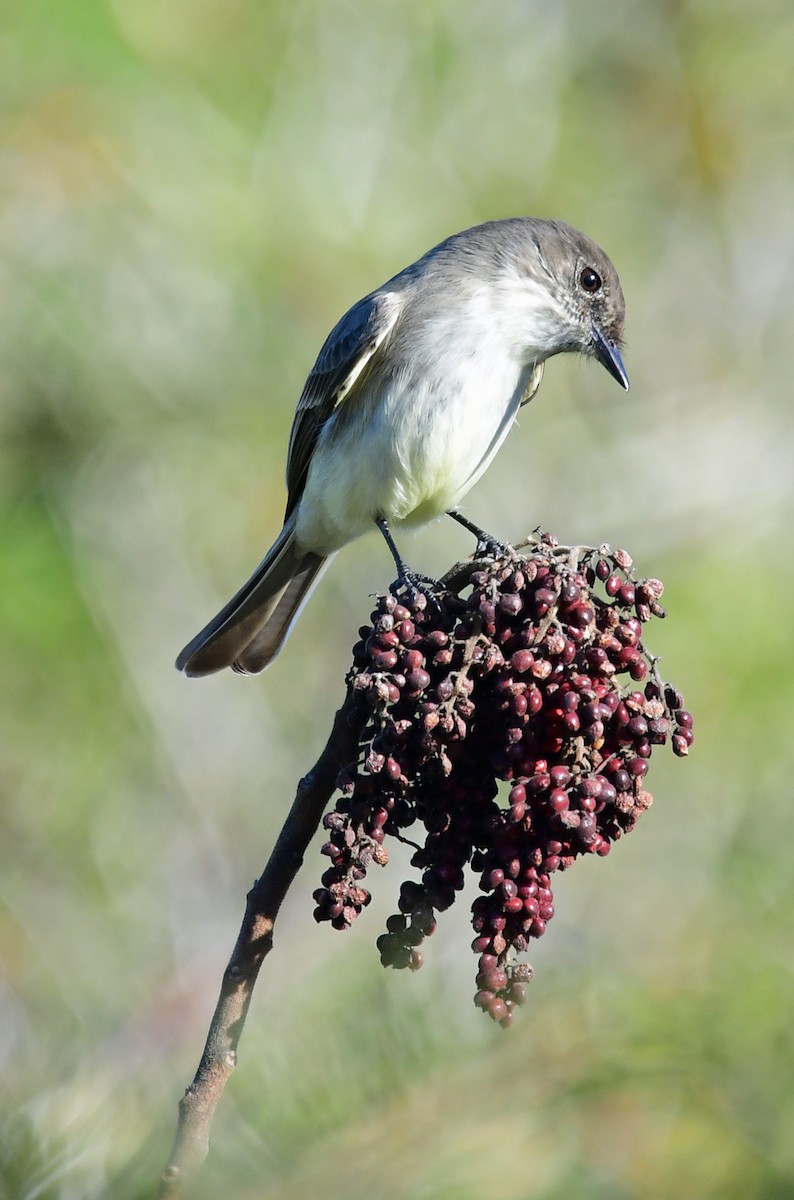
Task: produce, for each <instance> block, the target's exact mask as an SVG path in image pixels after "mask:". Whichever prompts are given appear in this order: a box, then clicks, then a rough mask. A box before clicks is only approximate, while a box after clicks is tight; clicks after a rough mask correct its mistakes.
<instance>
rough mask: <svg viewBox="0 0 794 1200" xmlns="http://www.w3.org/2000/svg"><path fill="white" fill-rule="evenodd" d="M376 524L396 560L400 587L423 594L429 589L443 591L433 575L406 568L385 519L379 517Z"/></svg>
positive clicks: (397, 581) (397, 580)
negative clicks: (421, 573) (403, 586)
mask: <svg viewBox="0 0 794 1200" xmlns="http://www.w3.org/2000/svg"><path fill="white" fill-rule="evenodd" d="M375 524H376V525H377V527H378V529H379V530H380V531H381V533H382V534H383V536H384V538H385V539H386V545H387V546H388V547H389V550H390V551H391V556H392V558H393V559H394V563H395V566H396V567H397V579H396V583H397V586H398V587H400V586H402V585H405V586H406V587H409V588H413V589H414V591H417V592H423V591H425V590H426V589H427V588H430V590H431V591H439V590H443V589H442V588H441V584H440V583H439V582H438V580H437V579H433V577H432V576H431V575H420V574H419V572H418V571H412V570H411V569H410V567H408V566H406V564H405V560H404V559H403V557H402V555H401V554H400V551H399V550H398V549H397V545H396V543H395V541H394V538H393V537H392V535H391V530H390V529H389V525H388V522H387V520H386V518H385V517H378V518H377V520H376V521H375Z"/></svg>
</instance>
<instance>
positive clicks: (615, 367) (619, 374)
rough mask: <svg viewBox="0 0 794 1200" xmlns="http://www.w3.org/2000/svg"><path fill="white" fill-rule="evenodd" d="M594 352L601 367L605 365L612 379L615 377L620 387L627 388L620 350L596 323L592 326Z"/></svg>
mask: <svg viewBox="0 0 794 1200" xmlns="http://www.w3.org/2000/svg"><path fill="white" fill-rule="evenodd" d="M593 344H594V354H595V356H596V358H597V359H598V361H599V362H600V363H601V366H602V367H606V369H607V370H608V371H609V373H610V375H611V376H612V378H613V379H617V381H618V383H619V384H620V386H621V387H623V388H625V389H626V391H628V390H629V377H628V375H627V374H626V368H625V367H624V366H623V359H622V358H621V357H620V351H619V350H618V348H617V346H616V345H615V343H614V342H610V340H609V338H608V337H606V336H605V335H604V334H603V333H602V332H601V330H600V329H599V328H598V326H597V325H594V326H593Z"/></svg>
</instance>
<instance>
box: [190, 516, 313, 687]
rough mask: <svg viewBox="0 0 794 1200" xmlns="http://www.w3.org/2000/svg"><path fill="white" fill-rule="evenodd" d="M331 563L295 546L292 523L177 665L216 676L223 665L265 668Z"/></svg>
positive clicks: (239, 668)
mask: <svg viewBox="0 0 794 1200" xmlns="http://www.w3.org/2000/svg"><path fill="white" fill-rule="evenodd" d="M327 562H328V559H326V558H320V556H319V555H317V554H311V553H307V552H306V551H304V550H300V549H299V548H298V547H296V545H295V534H294V529H293V525H292V523H291V522H288V523H287V524H286V525H285V526H284V528H283V529H282V531H281V533H280V534H279V536H278V538H277V539H276V541H275V543H274V544H273V546H271V548H270V550H268V552H267V554H266V555H265V557H264V558H263V560H262V562H261V563H260V564H259V566H258V567H257V568H256V570H255V571H254V573H253V575H252V576H251V578H250V579H249V580H248V581H247V582H246V583H244V584H243V586H242V587H241V588H240V590H239V592H237V593H236V595H234V596H232V598H231V600H230V601H229V603H228V604H226V605H225V606H224V607H223V608H222V609H221V611H220V612H219V613H218V614H217V616H215V617H213V619H212V620H211V621H210V622H209V624H208V625H206V626H205V627H204V628H203V629H202V630H201V633H197V634H196V636H195V637H194V638H193V640H192V641H191V642H188V644H187V646H185V648H184V650H183V651H182V652H181V654H180V655H179V657H178V658H177V660H176V665H177V669H178V670H180V671H184V672H185V674H186V675H191V676H198V675H212V674H213V672H215V671H221V670H223V668H224V667H233V668H234V670H235V671H239V672H240V673H241V674H243V675H250V674H255V673H256V672H257V671H263V670H264V668H265V667H266V666H267V665H268V664H269V663H271V662H272V661H273V659H274V658H275V657H276V655H277V654H278V652H279V650H280V649H281V647H282V646H283V645H284V642H285V641H286V639H287V635H288V634H289V631H290V629H291V628H292V624H293V622H294V620H295V618H296V617H297V615H298V613H299V612H300V609H301V607H302V606H303V603H304V601H305V600H306V599H307V598H308V595H309V593H310V591H311V589H312V586H313V584H314V583H315V582H316V580H317V577H318V575H319V573H320V571H321V570H322V569H323V567H324V566H325V564H326V563H327Z"/></svg>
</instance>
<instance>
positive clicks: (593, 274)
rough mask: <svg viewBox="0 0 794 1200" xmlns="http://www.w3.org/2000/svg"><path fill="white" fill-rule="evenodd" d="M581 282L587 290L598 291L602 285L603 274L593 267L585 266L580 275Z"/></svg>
mask: <svg viewBox="0 0 794 1200" xmlns="http://www.w3.org/2000/svg"><path fill="white" fill-rule="evenodd" d="M579 282H580V284H581V285H582V287H583V288H584V290H585V291H586V292H597V291H598V289H599V288H600V287H601V276H600V275H599V274H598V271H594V270H593V268H592V267H585V268H584V270H583V271H582V273H581V275H580V276H579Z"/></svg>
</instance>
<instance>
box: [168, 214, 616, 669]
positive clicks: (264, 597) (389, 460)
mask: <svg viewBox="0 0 794 1200" xmlns="http://www.w3.org/2000/svg"><path fill="white" fill-rule="evenodd" d="M623 318H624V302H623V293H622V291H621V287H620V281H619V279H618V276H617V272H616V271H615V268H614V267H613V266H612V263H611V262H610V261H609V259H608V258H607V256H606V254H605V253H604V251H603V250H601V249H600V248H599V247H598V246H597V245H596V244H595V242H593V241H591V240H590V238H588V237H585V235H584V234H583V233H579V232H578V231H577V230H576V229H572V228H571V226H570V225H566V224H565V222H564V221H543V220H539V219H537V218H534V217H514V218H512V219H509V220H504V221H489V222H487V223H486V224H484V225H475V226H474V227H473V228H472V229H465V230H464V231H463V232H462V233H457V234H454V235H453V236H452V237H450V238H447V240H446V241H444V242H441V243H440V244H439V245H438V246H435V247H434V248H433V249H432V250H429V251H428V252H427V254H425V255H424V257H422V258H420V259H419V260H418V262H415V263H412V264H411V266H409V267H406V268H405V270H404V271H401V272H400V274H399V275H395V276H394V278H393V279H390V280H389V282H388V283H384V284H383V286H382V287H380V288H378V289H377V290H376V291H374V292H371V293H370V294H369V295H368V296H365V297H364V299H363V300H359V302H358V303H357V304H354V305H353V307H352V308H351V309H350V310H349V312H347V313H346V314H345V315H344V316H343V317H342V319H341V321H340V322H339V323H338V325H336V327H335V328H334V329H333V330H332V331H331V334H330V335H329V337H328V339H327V341H326V342H325V345H324V346H323V348H322V350H321V351H320V354H319V357H318V359H317V362H316V363H315V364H314V367H313V368H312V371H311V373H310V375H309V378H308V379H307V381H306V384H305V386H304V389H303V392H302V394H301V397H300V400H299V401H298V407H297V410H296V413H295V419H294V421H293V424H292V432H291V434H290V441H289V451H288V454H287V492H288V499H287V511H286V514H285V517H284V528H283V529H282V531H281V533H280V534H279V536H278V537H277V539H276V541H275V543H274V544H273V546H272V547H271V548H270V550H268V552H267V554H266V555H265V557H264V559H263V560H262V562H261V563H260V564H259V566H258V567H257V568H256V570H255V571H254V573H253V575H252V576H251V578H250V579H249V580H248V581H247V583H245V584H243V586H242V587H241V588H240V590H239V591H238V592H237V593H236V595H234V596H233V597H232V599H231V600H230V601H229V603H228V604H227V605H226V606H225V607H224V608H222V609H221V611H220V612H219V613H218V614H217V616H215V617H213V619H212V620H211V621H210V623H209V624H208V625H207V626H206V627H205V628H204V629H202V631H201V632H200V633H199V634H197V635H196V637H194V638H193V640H192V641H191V642H189V643H188V645H187V646H185V648H184V650H183V651H182V653H181V654H180V655H179V657H178V658H177V660H176V665H177V667H178V668H179V670H181V671H184V672H185V674H186V675H209V674H211V673H212V672H213V671H219V670H221V669H222V668H223V667H233V668H234V669H235V670H237V671H239V672H241V673H243V674H250V673H254V672H257V671H261V670H263V669H264V667H266V666H267V665H268V664H269V663H270V662H272V660H273V659H274V658H275V656H276V655H277V654H278V652H279V650H280V649H281V647H282V646H283V644H284V641H285V640H286V637H287V634H288V633H289V631H290V628H291V626H292V623H293V621H294V620H295V618H296V617H297V615H298V613H299V611H300V609H301V607H302V605H303V603H304V602H305V600H306V598H307V597H308V595H309V592H310V591H311V589H312V587H313V585H314V583H315V582H316V580H317V577H318V575H319V573H320V571H321V570H322V569H323V567H324V566H325V565H326V563H327V562H328V560H329V559H330V557H331V556H332V555H333V554H334V553H335V552H336V551H337V550H339V549H340V548H341V547H342V546H344V545H345V543H347V542H351V541H352V540H353V539H354V538H357V537H359V536H360V535H361V534H362V533H366V532H367V530H368V529H371V528H372V526H373V524H375V523H376V522H377V523H378V524H379V525H380V527H381V529H382V531H383V532H384V534H385V535H386V536H387V540H389V543H390V545H391V546H393V543H392V542H391V539H390V538H389V537H388V526H389V525H390V524H391V523H395V524H396V523H402V522H406V523H409V524H419V523H422V522H425V521H431V520H433V518H434V517H438V516H440V515H441V514H442V513H450V514H451V515H452V516H456V517H457V516H458V514H456V513H455V511H454V510H455V509H456V506H457V505H458V504H459V503H460V501H461V500H462V498H463V497H464V496H465V495H466V492H468V490H469V488H471V487H472V486H473V485H474V484H475V483H476V482H477V480H478V479H479V478H480V476H481V475H482V473H483V471H484V470H485V469H486V467H487V466H488V465H489V463H490V462H491V459H492V458H493V457H494V455H495V454H496V451H497V450H498V449H499V447H500V446H501V444H502V442H503V441H504V439H505V437H506V436H507V434H508V432H509V430H510V427H511V426H512V424H513V422H514V420H515V418H516V415H517V413H518V410H519V408H520V407H521V405H522V404H526V403H527V401H529V400H531V399H532V397H533V396H534V395H535V392H536V391H537V389H538V386H539V384H540V381H541V377H542V375H543V365H544V362H545V360H546V359H547V358H550V357H551V356H552V355H553V354H561V353H564V352H567V351H572V352H576V353H579V354H587V355H590V356H591V357H593V358H596V359H597V360H598V361H599V362H600V363H601V364H602V365H603V366H605V367H606V369H607V370H608V371H609V373H610V375H612V376H613V378H615V379H616V380H617V381H618V383H620V384H621V385H622V386H623V387H624V388H628V386H629V381H628V377H627V375H626V371H625V369H624V366H623V361H622V359H621V356H620V350H619V346H620V342H621V335H622V332H623ZM462 523H464V524H468V523H467V522H465V519H462ZM469 527H470V528H471V526H470V525H469ZM474 528H475V529H476V527H474ZM398 567H400V568H401V563H400V561H399V559H398ZM401 569H402V568H401Z"/></svg>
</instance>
